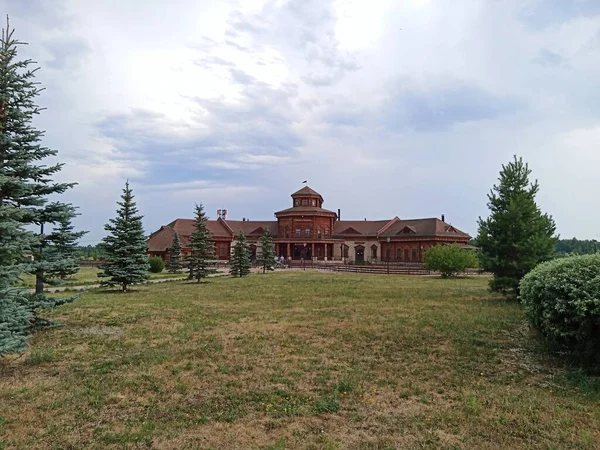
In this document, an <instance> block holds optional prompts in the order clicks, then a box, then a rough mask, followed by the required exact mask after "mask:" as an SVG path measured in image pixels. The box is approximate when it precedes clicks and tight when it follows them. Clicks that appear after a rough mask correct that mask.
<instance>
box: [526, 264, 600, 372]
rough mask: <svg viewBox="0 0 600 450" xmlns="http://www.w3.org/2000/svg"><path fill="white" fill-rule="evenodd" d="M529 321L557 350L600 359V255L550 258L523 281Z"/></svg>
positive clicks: (590, 359) (584, 359) (588, 358)
mask: <svg viewBox="0 0 600 450" xmlns="http://www.w3.org/2000/svg"><path fill="white" fill-rule="evenodd" d="M520 292H521V301H522V303H523V307H524V308H525V313H526V315H527V318H528V320H529V322H530V323H531V324H532V325H533V327H534V328H536V329H537V330H539V332H540V333H541V334H542V335H543V336H544V338H545V339H546V340H547V342H548V343H549V344H551V346H552V347H553V348H554V349H555V350H559V351H563V352H569V353H572V354H573V355H574V356H576V357H577V358H578V359H581V360H582V361H585V362H587V363H592V362H594V361H598V360H599V358H600V254H595V255H582V256H572V257H568V258H560V259H555V260H552V261H548V262H545V263H542V264H540V265H538V266H537V267H536V268H535V269H533V270H532V271H531V272H529V273H528V274H527V275H526V276H525V277H524V278H523V279H522V280H521V284H520Z"/></svg>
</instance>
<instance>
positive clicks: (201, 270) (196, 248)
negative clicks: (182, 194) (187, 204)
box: [187, 203, 216, 283]
mask: <svg viewBox="0 0 600 450" xmlns="http://www.w3.org/2000/svg"><path fill="white" fill-rule="evenodd" d="M195 215H196V218H195V222H194V231H193V232H192V234H191V235H190V254H189V255H188V257H187V263H188V268H189V270H190V274H189V278H190V279H191V280H192V279H196V280H198V283H200V282H201V281H202V279H203V278H206V277H207V276H208V275H210V274H212V273H216V269H215V262H216V258H215V246H214V244H213V242H212V241H211V240H210V238H211V234H210V231H209V230H208V227H207V226H206V221H207V220H208V217H206V214H205V213H204V207H203V206H202V203H200V204H199V205H196V210H195Z"/></svg>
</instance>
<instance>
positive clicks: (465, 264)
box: [423, 245, 477, 277]
mask: <svg viewBox="0 0 600 450" xmlns="http://www.w3.org/2000/svg"><path fill="white" fill-rule="evenodd" d="M423 262H424V265H425V268H426V269H427V270H433V271H434V272H440V273H441V274H442V276H443V277H452V276H455V275H458V274H459V273H460V272H464V271H465V270H466V269H468V268H469V267H477V257H476V256H475V255H474V254H473V252H472V251H469V250H465V249H464V248H460V247H459V246H457V245H436V246H435V247H431V248H430V249H427V250H426V251H425V255H424V256H423Z"/></svg>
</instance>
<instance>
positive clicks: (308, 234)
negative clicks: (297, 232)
mask: <svg viewBox="0 0 600 450" xmlns="http://www.w3.org/2000/svg"><path fill="white" fill-rule="evenodd" d="M304 236H306V237H310V228H307V229H306V230H304Z"/></svg>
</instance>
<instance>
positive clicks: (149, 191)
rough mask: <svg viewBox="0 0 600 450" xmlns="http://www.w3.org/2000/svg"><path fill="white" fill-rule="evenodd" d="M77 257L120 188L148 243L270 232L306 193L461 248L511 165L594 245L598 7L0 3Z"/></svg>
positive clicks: (332, 1) (392, 1)
mask: <svg viewBox="0 0 600 450" xmlns="http://www.w3.org/2000/svg"><path fill="white" fill-rule="evenodd" d="M0 6H2V8H0V12H5V13H7V14H9V15H10V19H11V26H14V27H15V29H16V36H17V37H18V38H20V39H21V40H23V41H26V42H28V43H29V45H28V46H27V47H23V48H22V49H21V55H23V56H28V57H32V58H34V59H35V60H36V61H38V63H39V65H40V66H41V70H40V71H39V76H38V80H39V81H41V82H42V83H43V85H44V86H45V87H46V91H44V93H43V95H42V96H41V98H40V100H39V103H40V104H41V105H42V106H44V107H47V110H46V111H45V112H44V113H43V114H42V116H41V117H40V118H39V120H38V121H37V125H39V127H41V128H43V129H45V130H47V133H46V140H45V143H46V144H47V145H48V146H51V147H53V148H56V149H58V150H59V154H60V160H61V161H63V162H65V164H66V165H65V169H64V170H63V172H62V173H61V178H62V179H63V180H69V181H77V182H79V185H78V186H77V187H76V188H75V189H74V190H73V191H72V192H71V193H69V194H68V200H69V201H72V202H73V203H75V204H77V205H80V207H81V213H82V216H81V217H80V218H79V219H78V222H77V225H78V226H79V227H81V228H83V229H87V230H90V234H89V235H88V236H86V237H85V238H84V241H85V242H84V243H94V242H96V241H97V240H98V239H100V238H101V237H102V236H103V235H104V231H103V224H104V223H106V221H107V219H108V218H109V217H113V216H114V211H115V202H116V200H117V199H118V196H119V195H120V190H121V188H122V186H123V184H124V182H125V180H126V179H129V180H130V182H131V184H132V187H133V189H134V193H135V194H136V197H137V200H138V205H139V207H140V209H141V211H142V212H143V214H144V215H145V228H146V231H147V232H151V231H154V230H155V229H157V228H158V227H159V226H160V225H161V224H165V223H168V222H170V221H171V220H173V219H174V218H176V217H190V216H191V215H192V210H193V206H194V202H202V203H204V205H205V207H206V209H207V210H208V213H209V215H210V216H211V217H212V218H214V216H215V210H216V209H217V208H221V207H225V208H227V209H228V210H229V212H230V215H229V217H230V218H232V219H241V218H242V217H249V218H250V219H271V218H273V212H274V211H277V210H279V209H284V208H287V207H289V206H290V205H291V203H290V202H291V200H290V198H289V195H290V194H291V193H292V192H293V191H295V190H296V189H299V188H300V187H302V184H301V183H302V181H303V180H308V184H309V185H310V186H311V187H313V188H314V189H316V190H318V191H319V192H320V193H321V194H322V195H323V196H324V198H325V204H324V206H325V207H326V208H329V209H332V210H337V209H338V208H341V210H342V218H343V219H363V218H365V217H366V218H368V219H384V218H392V217H393V216H395V215H397V216H399V217H401V218H417V217H433V216H439V215H441V214H442V213H444V214H445V215H446V220H447V221H448V222H451V223H452V224H453V225H455V226H456V227H458V228H460V229H463V230H465V231H467V232H469V233H471V234H473V235H475V234H476V232H477V218H478V216H480V215H483V216H485V215H486V214H487V208H486V201H487V199H486V194H487V192H488V191H489V189H490V188H491V187H492V185H493V184H494V183H495V181H496V179H497V175H498V171H499V170H500V167H501V165H502V164H503V163H505V162H507V161H509V160H510V159H511V158H512V155H514V154H517V155H520V156H523V158H524V159H525V160H526V161H527V162H529V164H530V167H531V169H532V170H533V176H534V177H535V178H537V179H538V180H539V183H540V186H541V190H540V194H539V196H538V200H539V203H540V205H541V207H542V209H543V210H544V211H547V212H549V213H550V214H552V215H553V216H554V218H555V220H556V222H557V226H558V231H559V233H560V234H561V235H562V236H563V237H572V236H577V237H579V238H600V226H598V223H600V208H598V207H597V205H598V194H599V193H600V177H599V176H598V174H599V170H600V2H599V1H598V0H569V1H567V0H545V1H544V0H480V1H477V0H452V1H447V0H368V1H367V0H231V1H230V0H219V1H215V0H173V1H170V2H165V1H163V0H121V1H118V2H115V1H109V0H98V1H93V2H92V1H87V0H47V1H46V0H0Z"/></svg>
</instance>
